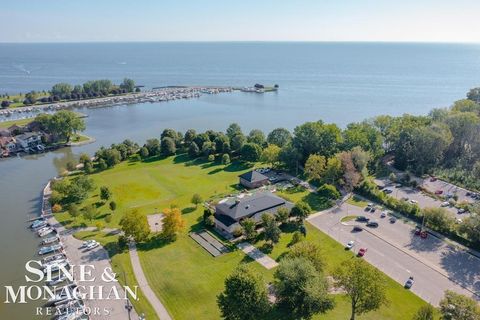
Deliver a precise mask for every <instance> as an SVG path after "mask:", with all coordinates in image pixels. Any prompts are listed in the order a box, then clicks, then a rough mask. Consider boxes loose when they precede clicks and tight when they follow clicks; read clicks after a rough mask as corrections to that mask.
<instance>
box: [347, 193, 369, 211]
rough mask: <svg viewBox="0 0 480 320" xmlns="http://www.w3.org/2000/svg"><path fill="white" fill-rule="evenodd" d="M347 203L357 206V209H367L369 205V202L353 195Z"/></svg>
mask: <svg viewBox="0 0 480 320" xmlns="http://www.w3.org/2000/svg"><path fill="white" fill-rule="evenodd" d="M347 203H350V204H351V205H354V206H357V207H362V208H364V207H366V206H367V205H368V202H367V201H365V200H363V199H362V198H360V197H359V196H357V195H353V196H352V197H350V198H349V199H348V200H347Z"/></svg>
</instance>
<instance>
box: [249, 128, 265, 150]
mask: <svg viewBox="0 0 480 320" xmlns="http://www.w3.org/2000/svg"><path fill="white" fill-rule="evenodd" d="M265 141H266V140H265V135H264V134H263V132H262V131H261V130H258V129H253V130H252V131H250V133H249V134H248V137H247V142H248V143H255V144H258V145H259V146H263V144H265Z"/></svg>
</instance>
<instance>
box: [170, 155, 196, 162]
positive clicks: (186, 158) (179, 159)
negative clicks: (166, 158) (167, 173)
mask: <svg viewBox="0 0 480 320" xmlns="http://www.w3.org/2000/svg"><path fill="white" fill-rule="evenodd" d="M193 160H194V159H192V158H190V157H189V156H188V154H186V153H182V154H179V155H176V156H175V157H174V158H173V163H176V164H178V163H185V162H189V161H193Z"/></svg>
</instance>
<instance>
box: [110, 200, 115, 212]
mask: <svg viewBox="0 0 480 320" xmlns="http://www.w3.org/2000/svg"><path fill="white" fill-rule="evenodd" d="M108 206H109V208H110V210H112V211H115V210H117V203H116V202H115V201H110V203H109V204H108Z"/></svg>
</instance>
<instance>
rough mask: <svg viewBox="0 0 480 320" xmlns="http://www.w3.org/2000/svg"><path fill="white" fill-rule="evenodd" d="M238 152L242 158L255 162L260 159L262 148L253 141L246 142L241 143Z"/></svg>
mask: <svg viewBox="0 0 480 320" xmlns="http://www.w3.org/2000/svg"><path fill="white" fill-rule="evenodd" d="M240 154H241V156H242V160H244V161H248V162H256V161H258V160H260V156H261V155H262V148H261V147H260V146H259V145H258V144H255V143H246V144H244V145H243V147H242V149H241V151H240Z"/></svg>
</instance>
